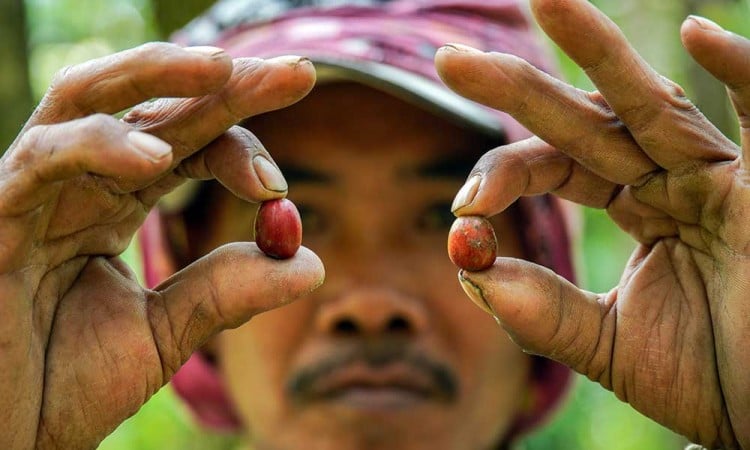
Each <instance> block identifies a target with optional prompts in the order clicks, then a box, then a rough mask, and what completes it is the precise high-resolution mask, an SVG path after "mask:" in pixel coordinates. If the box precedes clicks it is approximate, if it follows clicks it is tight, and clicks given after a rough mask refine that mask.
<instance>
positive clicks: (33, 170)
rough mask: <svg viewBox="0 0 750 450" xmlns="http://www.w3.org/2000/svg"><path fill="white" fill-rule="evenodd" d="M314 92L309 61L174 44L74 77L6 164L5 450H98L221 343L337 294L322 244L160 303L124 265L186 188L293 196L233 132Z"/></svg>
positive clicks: (252, 255) (257, 259)
mask: <svg viewBox="0 0 750 450" xmlns="http://www.w3.org/2000/svg"><path fill="white" fill-rule="evenodd" d="M314 79H315V73H314V70H313V67H312V65H311V64H310V63H309V62H307V61H305V60H300V58H298V57H285V58H276V59H273V60H266V61H263V60H259V59H238V60H234V61H232V59H231V58H230V57H229V56H228V55H227V54H226V53H224V52H223V51H220V50H219V49H216V48H195V49H182V48H180V47H178V46H175V45H171V44H162V43H159V44H147V45H144V46H141V47H139V48H136V49H133V50H129V51H125V52H122V53H119V54H116V55H112V56H110V57H106V58H102V59H99V60H94V61H90V62H88V63H85V64H82V65H79V66H75V67H72V68H69V69H66V70H63V71H61V72H60V74H59V75H58V77H57V78H56V80H55V82H54V83H53V86H52V87H51V88H50V90H49V91H48V92H47V94H46V96H45V98H44V99H43V100H42V102H41V104H40V105H39V107H38V108H37V110H36V111H35V113H34V114H33V115H32V117H31V119H30V120H29V122H28V123H27V125H26V126H25V128H24V129H23V130H22V132H21V134H20V135H19V137H18V138H17V139H16V141H15V142H14V144H13V145H12V146H11V148H10V149H8V151H7V152H6V153H5V155H4V156H3V158H2V159H1V160H0V367H2V371H1V372H0V423H2V424H3V426H2V430H0V448H14V449H15V448H19V449H21V448H65V449H71V448H93V447H96V445H97V444H98V443H99V442H100V441H101V440H102V439H103V438H104V437H105V436H106V435H107V434H109V433H110V432H111V431H112V430H114V428H115V427H116V426H117V425H118V424H120V423H121V422H122V421H123V420H125V419H126V418H127V417H129V416H130V415H132V414H133V413H135V412H136V411H137V410H138V409H139V408H140V406H141V405H142V404H143V403H145V402H146V400H147V399H148V398H149V397H150V396H151V395H153V394H154V393H155V392H156V391H157V390H158V389H159V388H160V387H161V386H162V385H164V384H165V383H166V382H167V381H169V378H170V377H171V376H172V374H174V372H175V371H176V370H177V369H178V368H179V367H180V365H181V364H182V363H183V362H184V361H185V360H186V359H187V358H188V356H189V355H190V353H191V352H192V351H193V350H194V349H195V348H196V347H198V346H199V345H201V343H203V342H204V341H205V340H206V339H207V338H208V337H210V336H212V335H213V334H215V333H217V332H218V331H220V330H221V329H224V328H227V327H234V326H238V325H240V324H241V323H243V322H245V321H247V320H249V319H250V317H252V316H253V315H254V314H256V313H259V312H261V311H264V310H267V309H270V308H273V307H276V306H280V305H282V304H285V303H286V302H288V301H290V300H292V299H293V298H295V297H297V296H298V295H300V294H302V293H305V292H308V291H309V290H311V289H313V288H315V287H316V286H317V285H319V284H320V283H321V282H322V279H323V268H322V264H321V262H320V261H319V260H318V258H317V257H316V256H315V255H314V254H313V253H311V252H310V251H308V250H306V249H304V248H303V249H300V251H299V252H298V253H297V255H296V256H295V257H294V258H292V259H289V260H286V261H275V260H271V259H269V258H266V257H264V256H263V254H262V253H261V252H260V251H259V250H258V249H257V247H256V246H255V245H254V244H252V243H237V244H231V245H228V246H225V247H221V248H219V249H217V250H216V251H214V252H213V253H211V254H210V255H208V256H206V257H205V258H203V259H201V260H199V261H197V262H196V263H194V264H192V265H191V266H189V267H187V268H186V269H184V270H183V271H181V272H179V273H177V274H175V275H174V276H173V277H171V278H170V279H169V280H167V281H166V282H165V283H163V284H162V285H160V286H159V287H157V288H156V289H155V290H146V289H143V288H142V287H141V286H140V285H139V283H138V282H137V281H136V277H135V276H134V274H133V273H132V272H131V271H130V270H129V268H128V267H127V266H126V265H125V264H124V263H123V262H122V261H121V260H120V258H119V257H118V256H117V255H119V254H120V253H121V252H122V251H123V250H124V249H125V248H126V247H127V245H128V243H129V242H130V240H131V238H132V236H133V234H134V233H135V231H136V230H137V228H138V227H139V225H140V224H141V223H142V222H143V220H144V218H145V217H146V214H147V213H148V211H149V210H150V209H151V208H152V207H153V206H154V205H155V204H156V202H157V201H158V200H159V198H160V197H161V196H162V195H164V194H166V193H167V192H169V191H171V190H172V189H174V188H175V187H176V186H177V185H179V184H180V183H182V182H183V181H184V180H185V179H186V178H200V179H205V178H216V179H218V180H219V181H220V182H222V183H223V184H224V185H225V186H226V187H227V188H228V189H230V190H231V191H232V192H234V193H235V194H236V195H238V196H240V197H241V198H244V199H246V200H249V201H262V200H268V199H271V198H276V197H281V196H283V195H285V193H286V187H285V183H284V182H283V178H281V175H280V174H279V173H273V172H274V171H273V169H271V172H270V173H269V172H265V173H259V172H257V171H256V169H254V167H258V166H257V165H254V164H253V158H254V157H256V156H258V155H262V156H264V157H266V158H267V159H268V160H269V161H272V159H271V158H270V156H269V155H268V154H267V152H266V151H265V150H264V149H263V148H262V146H261V145H260V144H259V143H258V142H257V141H256V140H255V138H254V137H253V136H252V135H251V134H250V133H248V132H247V131H244V130H242V129H241V128H238V127H233V125H234V124H235V123H237V122H239V121H240V120H242V119H244V118H246V117H249V116H252V115H255V114H259V113H262V112H265V111H269V110H273V109H277V108H281V107H284V106H287V105H289V104H291V103H293V102H295V101H297V100H299V99H300V98H302V97H303V96H304V95H305V94H306V93H307V92H308V91H309V90H310V89H311V87H312V85H313V83H314ZM152 99H155V100H153V101H152ZM131 107H132V108H133V109H132V110H131V111H130V112H129V113H128V114H127V115H126V116H125V117H124V118H123V119H122V120H118V119H116V118H114V117H112V114H116V113H119V112H121V111H123V110H125V109H127V108H131ZM271 165H273V163H272V164H271ZM263 166H264V167H268V165H263ZM264 183H265V185H264ZM250 226H252V224H248V227H250Z"/></svg>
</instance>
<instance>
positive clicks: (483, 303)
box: [458, 270, 498, 320]
mask: <svg viewBox="0 0 750 450" xmlns="http://www.w3.org/2000/svg"><path fill="white" fill-rule="evenodd" d="M458 281H460V282H461V288H462V289H463V290H464V292H466V295H467V296H469V298H470V299H471V301H472V302H474V304H475V305H477V306H478V307H479V308H481V309H482V310H483V311H484V312H486V313H487V314H489V315H491V316H492V317H494V318H495V320H498V319H497V316H496V315H495V313H494V311H492V308H490V305H489V303H487V300H485V299H484V295H483V294H482V288H480V287H479V286H478V285H477V284H476V283H474V282H473V281H472V280H470V279H469V278H467V277H466V276H465V273H464V271H463V270H461V271H459V272H458Z"/></svg>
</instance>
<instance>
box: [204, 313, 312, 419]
mask: <svg viewBox="0 0 750 450" xmlns="http://www.w3.org/2000/svg"><path fill="white" fill-rule="evenodd" d="M300 309H304V300H302V299H301V300H299V301H298V302H296V303H294V304H292V305H288V306H285V307H282V308H279V309H276V310H272V311H268V312H265V313H263V314H260V315H258V316H256V317H254V318H253V319H252V320H251V321H250V322H248V323H246V324H245V325H243V326H241V327H239V328H237V329H234V330H227V331H224V332H222V333H221V335H220V336H219V363H220V367H221V370H222V371H223V373H224V377H225V380H226V382H227V389H228V390H229V391H230V394H231V396H232V397H233V399H234V401H235V404H236V407H237V408H238V410H239V413H240V415H241V416H242V418H243V420H244V421H245V423H252V424H254V426H261V424H262V423H263V422H267V421H272V420H275V418H276V417H283V416H284V414H286V413H285V411H286V410H287V405H286V403H285V401H284V398H285V397H284V382H285V380H286V376H287V374H288V371H289V367H290V364H291V361H292V358H293V357H294V355H295V354H296V352H297V351H298V349H299V345H300V344H299V342H300V339H301V337H300V336H301V333H302V326H301V325H302V324H303V323H304V318H300V317H299V316H300V313H299V310H300Z"/></svg>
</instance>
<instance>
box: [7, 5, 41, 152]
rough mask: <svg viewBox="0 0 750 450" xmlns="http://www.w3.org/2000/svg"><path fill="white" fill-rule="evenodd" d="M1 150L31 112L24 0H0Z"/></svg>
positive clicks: (11, 139) (10, 140) (31, 101)
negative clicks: (0, 7)
mask: <svg viewBox="0 0 750 450" xmlns="http://www.w3.org/2000/svg"><path fill="white" fill-rule="evenodd" d="M0 42H2V45H0V61H2V64H0V105H2V114H0V153H2V152H4V151H5V149H6V148H8V146H9V145H10V144H11V142H12V141H13V139H14V138H15V137H16V135H17V134H18V132H19V130H20V129H21V126H22V125H23V123H24V122H25V121H26V119H27V118H28V117H29V115H30V114H31V110H32V108H33V100H32V98H31V87H30V83H29V69H28V54H27V51H28V46H27V37H26V16H25V13H24V5H23V0H2V14H0Z"/></svg>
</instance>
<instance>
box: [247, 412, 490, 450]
mask: <svg viewBox="0 0 750 450" xmlns="http://www.w3.org/2000/svg"><path fill="white" fill-rule="evenodd" d="M355 403H356V402H355ZM440 409H441V408H440V406H439V405H435V404H429V403H428V404H426V405H424V404H423V405H411V406H405V405H393V404H390V405H385V406H384V405H377V406H371V407H365V406H363V405H359V404H355V405H352V404H351V403H346V404H342V403H339V402H331V403H326V404H321V405H316V406H314V407H310V408H308V409H307V411H305V412H304V413H301V414H300V415H299V416H297V417H296V418H295V419H291V420H290V421H288V422H286V426H285V427H279V428H280V429H283V430H286V431H284V432H282V433H279V432H276V433H273V439H276V440H278V441H279V442H281V441H284V442H281V443H279V442H275V443H271V442H269V444H273V445H262V443H256V445H255V447H253V448H254V449H256V450H267V449H274V450H282V449H284V450H287V449H289V450H292V449H295V450H297V449H305V450H381V449H382V450H458V449H461V450H472V449H475V448H485V447H483V446H476V445H473V444H474V443H469V442H467V437H466V436H464V437H463V438H462V437H461V436H460V434H461V431H460V430H457V429H453V428H451V425H455V424H456V423H460V422H459V421H457V420H456V417H455V416H451V415H450V414H448V412H447V411H445V410H442V411H441V410H440ZM471 439H476V436H473V437H472V438H471Z"/></svg>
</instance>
